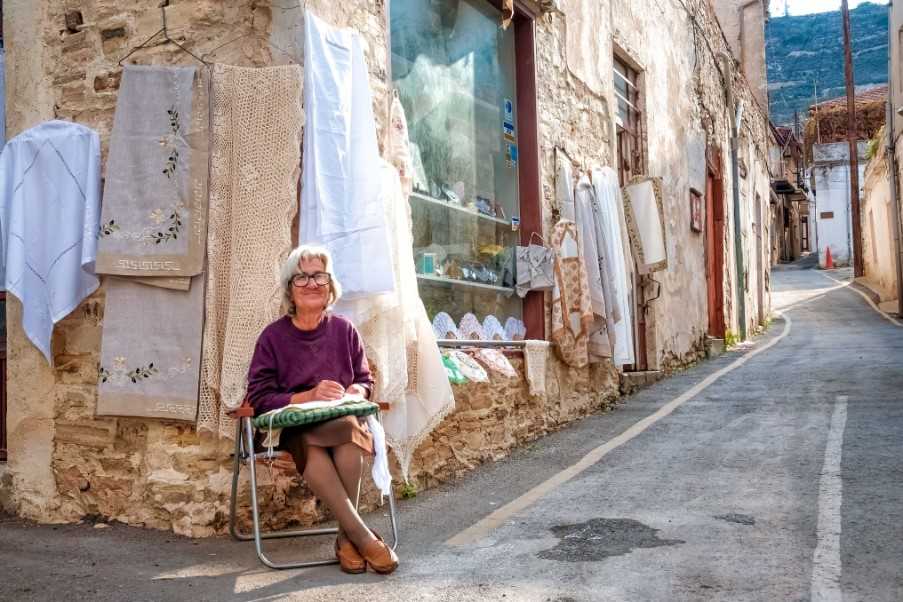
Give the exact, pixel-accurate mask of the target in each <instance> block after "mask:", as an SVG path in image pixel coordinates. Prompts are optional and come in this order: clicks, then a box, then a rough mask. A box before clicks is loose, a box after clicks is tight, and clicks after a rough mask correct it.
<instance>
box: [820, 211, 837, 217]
mask: <svg viewBox="0 0 903 602" xmlns="http://www.w3.org/2000/svg"><path fill="white" fill-rule="evenodd" d="M818 217H819V218H820V219H834V212H833V211H822V212H821V213H819V214H818Z"/></svg>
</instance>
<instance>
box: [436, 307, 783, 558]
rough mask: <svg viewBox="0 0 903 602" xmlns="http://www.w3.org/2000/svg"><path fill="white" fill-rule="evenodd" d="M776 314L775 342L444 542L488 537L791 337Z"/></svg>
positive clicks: (462, 542)
mask: <svg viewBox="0 0 903 602" xmlns="http://www.w3.org/2000/svg"><path fill="white" fill-rule="evenodd" d="M775 313H776V314H777V315H780V316H782V317H783V318H784V330H782V331H781V334H779V335H778V336H776V337H775V338H774V339H772V340H771V341H769V342H768V343H766V344H765V345H762V346H761V347H759V348H758V349H754V350H752V351H750V352H749V353H747V354H745V355H743V356H742V357H740V358H737V359H736V360H734V361H733V362H731V363H730V364H728V365H727V366H725V367H724V368H721V369H720V370H718V371H717V372H714V373H713V374H710V375H709V376H707V377H706V378H705V379H703V380H702V381H701V382H700V383H698V384H696V385H695V386H693V387H692V388H690V389H689V390H687V391H685V392H684V393H683V394H682V395H680V396H679V397H675V398H674V399H672V400H671V401H669V402H668V403H666V404H665V405H663V406H662V407H661V408H659V410H658V411H657V412H655V413H654V414H651V415H649V416H647V417H645V418H643V419H642V420H640V421H639V422H637V423H636V424H634V425H633V426H631V427H630V428H628V429H627V430H626V431H624V432H623V433H621V434H620V435H618V436H617V437H615V438H614V439H612V440H610V441H608V442H606V443H604V444H603V445H600V446H599V447H597V448H595V449H593V450H592V451H590V452H589V453H588V454H586V455H585V456H583V458H581V459H580V460H579V461H578V462H577V463H576V464H573V465H571V466H569V467H568V468H565V469H564V470H562V471H561V472H559V473H557V474H556V475H554V476H552V477H550V478H549V479H547V480H545V481H543V482H542V483H540V484H539V485H537V486H536V487H534V488H533V489H530V490H529V491H527V492H526V493H524V494H523V495H521V496H520V497H518V498H516V499H514V500H512V501H510V502H508V503H507V504H505V505H504V506H502V507H501V508H499V509H498V510H496V511H494V512H492V513H491V514H489V515H487V516H485V517H484V518H482V519H481V520H479V521H478V522H476V523H474V524H473V525H471V526H470V527H468V528H466V529H464V530H463V531H461V532H460V533H458V534H457V535H454V536H453V537H452V538H451V539H449V540H447V541H446V542H445V543H446V544H447V545H450V546H464V545H470V544H473V543H474V542H477V541H479V540H480V539H482V538H483V537H485V536H486V535H488V534H489V533H490V532H491V531H492V530H493V529H496V528H498V527H499V526H501V525H502V524H503V523H504V522H505V521H506V520H508V518H509V517H511V516H513V515H514V514H517V513H518V512H520V511H522V510H524V509H525V508H527V507H529V506H531V505H532V504H534V503H535V502H536V501H537V500H539V499H540V498H541V497H543V496H545V495H546V494H548V493H549V492H551V491H553V490H554V489H556V488H558V487H560V486H561V485H563V484H564V483H566V482H568V481H570V480H571V479H573V478H574V477H576V476H577V475H579V474H580V473H581V472H583V471H584V470H586V469H587V468H589V467H590V466H592V465H593V464H596V463H597V462H598V461H599V460H601V459H602V458H604V457H605V456H606V455H607V454H608V453H609V452H611V451H613V450H615V449H617V448H619V447H621V446H622V445H624V444H625V443H627V442H628V441H630V440H631V439H633V438H634V437H636V436H637V435H639V434H640V433H642V432H643V431H645V430H646V429H648V428H649V427H651V426H652V425H653V424H655V423H656V422H658V421H659V420H661V419H662V418H665V417H666V416H668V415H669V414H671V413H672V412H673V411H674V410H676V409H677V408H678V407H680V406H681V405H683V404H684V403H686V402H687V401H688V400H690V399H692V398H694V397H696V396H697V395H699V393H701V392H702V391H703V390H705V389H706V388H707V387H709V386H710V385H711V384H712V383H714V382H715V381H716V380H718V379H719V378H721V377H722V376H724V375H725V374H728V373H729V372H733V371H734V370H736V369H737V368H739V367H740V366H742V365H743V364H745V363H746V362H748V361H749V360H751V359H752V358H754V357H755V356H757V355H759V354H760V353H762V352H764V351H767V350H769V349H771V348H772V347H774V346H775V345H777V344H778V343H779V342H780V341H781V340H783V339H784V338H785V337H786V336H787V335H788V334H790V327H791V325H792V324H793V321H792V320H791V319H790V316H788V315H786V314H782V313H781V312H775Z"/></svg>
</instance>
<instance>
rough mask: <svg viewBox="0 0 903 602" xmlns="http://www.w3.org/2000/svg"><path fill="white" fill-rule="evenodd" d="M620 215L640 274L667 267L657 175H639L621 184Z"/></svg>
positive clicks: (663, 217)
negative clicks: (623, 218)
mask: <svg viewBox="0 0 903 602" xmlns="http://www.w3.org/2000/svg"><path fill="white" fill-rule="evenodd" d="M623 198H624V217H625V218H626V221H627V232H628V234H629V235H630V243H631V249H632V250H633V253H634V257H636V262H637V266H638V268H639V272H640V273H641V274H648V273H650V272H655V271H658V270H663V269H665V268H667V267H668V251H667V247H666V246H665V215H664V197H663V194H662V181H661V178H654V177H648V176H641V177H637V178H634V179H632V180H631V181H630V183H629V184H628V185H627V186H625V187H624V190H623Z"/></svg>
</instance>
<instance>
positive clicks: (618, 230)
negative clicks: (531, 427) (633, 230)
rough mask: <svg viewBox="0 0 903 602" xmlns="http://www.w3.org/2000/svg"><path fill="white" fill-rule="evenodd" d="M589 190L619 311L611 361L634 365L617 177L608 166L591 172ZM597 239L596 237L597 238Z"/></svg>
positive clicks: (627, 257) (617, 364) (631, 319)
mask: <svg viewBox="0 0 903 602" xmlns="http://www.w3.org/2000/svg"><path fill="white" fill-rule="evenodd" d="M592 181H593V188H594V189H595V191H596V203H595V204H594V205H593V214H594V218H595V220H596V222H597V224H598V226H597V227H598V228H599V230H600V233H601V239H602V241H603V243H604V245H603V246H604V248H603V250H602V252H603V253H605V254H606V256H605V257H604V260H605V266H606V267H607V268H608V270H607V271H608V273H609V275H610V277H611V284H612V297H613V299H615V302H616V303H617V305H618V308H619V309H620V314H621V315H620V319H619V320H615V323H614V334H615V336H614V343H615V345H614V349H613V353H612V362H614V364H615V365H616V366H623V365H625V364H632V363H634V352H633V312H632V311H631V307H632V305H631V302H630V295H631V280H630V272H629V271H628V263H627V262H628V260H630V261H631V263H632V261H633V260H632V258H630V256H629V255H627V249H626V241H625V240H624V229H623V227H622V225H621V223H622V222H623V217H622V215H623V207H622V204H621V190H620V188H619V187H618V174H616V173H615V172H614V170H613V169H611V168H610V167H603V168H601V169H594V170H593V173H592ZM597 240H598V238H597Z"/></svg>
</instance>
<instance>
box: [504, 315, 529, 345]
mask: <svg viewBox="0 0 903 602" xmlns="http://www.w3.org/2000/svg"><path fill="white" fill-rule="evenodd" d="M525 336H527V327H526V325H525V324H524V323H523V321H522V320H518V319H517V318H515V317H510V318H508V319H507V320H505V340H506V341H523V340H524V337H525Z"/></svg>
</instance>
